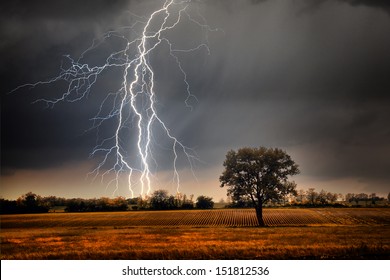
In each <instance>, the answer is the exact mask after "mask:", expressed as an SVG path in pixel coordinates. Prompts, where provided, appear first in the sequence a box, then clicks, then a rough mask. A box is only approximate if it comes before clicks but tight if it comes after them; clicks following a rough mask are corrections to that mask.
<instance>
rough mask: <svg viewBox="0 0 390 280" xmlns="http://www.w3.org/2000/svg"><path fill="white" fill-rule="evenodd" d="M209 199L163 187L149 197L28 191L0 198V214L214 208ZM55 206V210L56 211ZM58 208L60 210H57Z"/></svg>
mask: <svg viewBox="0 0 390 280" xmlns="http://www.w3.org/2000/svg"><path fill="white" fill-rule="evenodd" d="M213 206H214V202H213V201H212V198H210V197H207V196H199V197H198V198H197V200H196V202H195V203H194V201H193V195H191V196H190V197H189V198H188V197H187V196H186V195H182V194H177V195H176V196H173V195H168V192H167V191H165V190H157V191H155V192H154V193H153V194H152V195H151V196H149V197H144V198H141V197H138V198H128V199H126V198H124V197H115V198H108V197H101V198H92V199H83V198H71V199H67V198H62V197H56V196H48V197H42V196H40V195H36V194H35V193H32V192H29V193H27V194H25V195H22V196H21V197H19V198H18V199H17V200H7V199H0V213H1V214H13V213H15V214H16V213H19V214H21V213H47V212H49V211H53V212H55V211H58V209H62V211H65V212H104V211H127V210H148V209H150V210H170V209H192V208H195V207H196V208H198V209H207V208H213ZM56 209H57V210H56ZM60 211H61V210H60Z"/></svg>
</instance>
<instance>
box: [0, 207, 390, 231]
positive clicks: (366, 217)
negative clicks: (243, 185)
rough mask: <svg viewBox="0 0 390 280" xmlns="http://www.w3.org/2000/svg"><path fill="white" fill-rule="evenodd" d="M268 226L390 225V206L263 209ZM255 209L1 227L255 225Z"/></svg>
mask: <svg viewBox="0 0 390 280" xmlns="http://www.w3.org/2000/svg"><path fill="white" fill-rule="evenodd" d="M263 217H264V221H265V223H266V224H267V225H269V226H302V225H324V224H336V225H376V224H387V225H388V224H390V209H264V211H263ZM257 224H258V223H257V219H256V213H255V211H254V209H214V210H182V211H139V212H138V211H134V212H114V213H109V212H104V213H50V214H30V215H3V216H2V217H1V227H2V228H37V227H38V228H39V227H41V228H47V227H102V226H111V227H128V226H256V225H257Z"/></svg>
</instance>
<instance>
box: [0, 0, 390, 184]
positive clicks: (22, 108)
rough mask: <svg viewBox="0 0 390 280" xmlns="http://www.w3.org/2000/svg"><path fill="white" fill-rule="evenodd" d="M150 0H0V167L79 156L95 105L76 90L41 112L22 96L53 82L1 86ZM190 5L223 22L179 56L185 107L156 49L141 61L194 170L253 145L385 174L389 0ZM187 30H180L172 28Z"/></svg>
mask: <svg viewBox="0 0 390 280" xmlns="http://www.w3.org/2000/svg"><path fill="white" fill-rule="evenodd" d="M3 2H4V1H3ZM152 2H153V1H152ZM152 2H150V1H146V2H145V1H115V2H113V1H87V2H84V1H83V2H79V1H77V2H76V1H54V2H52V1H47V2H46V1H40V2H39V4H37V2H36V1H35V2H33V1H30V2H27V1H26V3H25V4H24V3H23V4H22V2H9V3H8V4H4V3H3V4H1V5H2V6H3V7H4V9H3V8H1V9H0V10H1V12H0V13H2V14H1V18H2V19H1V23H2V26H1V29H0V30H1V35H2V38H6V39H7V40H5V41H2V42H1V43H0V50H1V53H2V55H1V56H2V57H1V59H2V61H4V62H5V63H2V65H1V66H0V67H1V68H0V69H1V76H2V77H4V80H5V81H7V82H6V83H3V84H2V85H1V94H2V170H5V169H4V168H6V170H7V172H10V170H12V168H33V167H35V168H44V167H48V166H52V165H53V164H57V165H58V164H61V163H62V162H68V161H72V160H82V159H85V158H86V157H87V155H88V153H89V152H90V151H91V148H92V146H93V145H94V144H95V136H96V134H95V133H93V132H89V133H87V134H84V131H85V130H86V129H88V127H89V126H90V125H91V123H90V122H89V121H88V119H89V118H91V117H93V116H94V114H95V113H96V106H86V104H87V102H86V101H85V102H84V103H79V104H70V105H69V104H61V105H59V106H58V107H55V108H53V109H50V110H43V108H42V107H43V106H41V105H40V104H34V105H31V104H30V103H31V102H32V101H33V100H34V99H36V98H37V97H40V96H41V95H45V96H49V95H50V94H54V93H55V92H58V91H59V90H60V89H61V88H56V87H54V88H53V87H43V88H37V89H35V90H30V91H26V90H24V91H23V92H18V93H16V94H13V95H7V96H4V95H3V93H4V92H7V91H9V90H11V89H13V88H14V87H16V86H17V85H19V84H22V83H25V82H31V81H36V80H42V79H45V78H47V77H52V76H53V73H54V74H56V73H58V68H59V66H60V63H61V60H63V57H62V55H63V54H68V53H71V54H73V55H76V56H77V55H80V53H81V52H82V51H83V50H84V49H85V48H87V47H88V46H90V44H91V42H92V40H93V38H96V37H98V35H99V34H101V33H103V32H106V31H107V30H111V29H113V28H115V27H118V26H121V25H122V24H123V22H124V21H123V18H124V17H122V16H121V15H123V13H122V11H125V10H130V11H132V10H133V9H136V11H137V13H138V14H140V15H142V14H148V13H149V12H150V9H147V8H150V7H149V6H148V3H149V4H150V3H152ZM43 3H45V4H43ZM54 3H59V4H58V5H59V6H56V5H57V4H54ZM79 3H82V4H80V6H79V7H78V9H74V7H76V6H77V5H79ZM85 3H86V4H85ZM158 3H160V2H158ZM313 3H314V4H313ZM5 5H9V7H5ZM54 7H60V8H59V9H56V8H54ZM200 7H201V8H200V11H201V13H202V14H204V16H205V18H206V19H207V21H208V23H209V24H210V25H211V26H212V27H218V28H220V29H221V30H223V32H211V33H209V34H208V38H209V45H210V49H211V55H210V56H207V55H206V54H205V53H206V52H204V51H203V52H202V51H200V52H198V53H195V54H189V55H183V56H181V58H182V66H183V68H184V69H185V70H186V71H187V74H188V79H189V82H190V84H191V89H192V91H193V93H194V94H195V95H196V96H197V97H198V100H199V101H198V102H193V105H194V110H193V111H189V110H188V109H187V108H185V106H184V103H183V101H184V100H183V93H182V92H177V91H179V90H180V86H179V85H180V84H181V82H180V79H181V78H182V77H180V75H179V76H177V75H175V76H174V75H173V74H172V73H175V71H177V68H175V67H174V66H166V65H165V62H167V59H166V54H164V51H162V52H161V54H162V58H161V57H158V58H153V59H155V61H156V63H157V65H156V66H155V70H156V73H158V75H156V77H157V79H158V83H157V84H158V86H159V88H160V89H163V90H164V92H167V95H165V96H159V97H158V98H159V107H158V108H159V110H161V113H162V114H163V116H164V120H166V121H167V122H168V124H169V127H170V128H171V129H172V133H174V134H175V135H177V136H178V138H179V139H180V140H182V141H183V143H184V144H186V145H188V146H190V147H194V148H196V150H197V152H198V154H199V157H200V158H201V160H202V161H204V162H206V165H205V167H210V166H221V164H222V161H223V158H224V156H225V154H226V152H227V150H229V149H231V148H238V147H241V146H259V145H265V146H278V147H283V148H285V149H287V150H291V151H299V159H301V160H302V162H298V163H299V164H301V165H302V166H301V168H302V173H303V174H305V175H308V176H313V177H318V178H319V177H321V178H325V179H334V178H342V177H355V178H359V179H362V180H363V179H364V180H372V179H380V180H385V182H387V183H388V182H389V181H390V174H389V172H388V169H389V166H390V151H389V144H388V143H390V129H389V127H390V125H389V122H390V108H389V104H390V97H389V94H388V93H389V92H390V80H389V79H388V69H390V54H389V51H388V50H389V49H390V36H388V34H390V17H389V15H388V13H384V12H383V11H386V12H388V11H389V3H388V1H357V0H356V1H352V0H350V1H349V0H326V1H325V0H324V1H320V0H318V1H305V0H302V1H277V0H267V1H255V0H243V1H233V0H231V1H225V0H223V1H222V0H220V1H214V0H209V1H203V2H201V4H200ZM302 11H305V12H302ZM186 36H187V37H186ZM188 36H189V34H188V32H186V31H185V29H182V30H180V31H179V32H178V33H176V34H173V35H172V38H178V39H180V38H182V39H183V38H188ZM107 75H108V76H106V77H104V78H102V81H101V83H100V84H99V86H98V87H96V93H97V94H96V96H97V97H96V98H97V99H96V100H95V99H93V97H92V104H93V105H96V104H98V101H99V98H98V96H99V94H101V93H102V92H109V90H110V89H111V88H110V85H108V83H112V84H114V82H115V76H114V74H111V76H110V75H109V74H107ZM173 76H174V77H173ZM167 78H169V81H167ZM61 86H63V85H59V87H61ZM172 89H175V90H172ZM21 96H23V98H22V97H21ZM94 96H95V95H94ZM184 96H185V95H184ZM21 100H22V101H21ZM20 102H22V103H20ZM3 104H5V105H3ZM70 108H72V109H70ZM48 131H50V133H48ZM156 136H158V134H157V135H156ZM160 144H163V143H160ZM42 154H46V155H48V156H42V157H41V156H40V155H42ZM157 157H161V158H164V155H163V154H161V155H157ZM167 159H169V158H167ZM166 164H167V165H168V162H166ZM167 168H168V167H167Z"/></svg>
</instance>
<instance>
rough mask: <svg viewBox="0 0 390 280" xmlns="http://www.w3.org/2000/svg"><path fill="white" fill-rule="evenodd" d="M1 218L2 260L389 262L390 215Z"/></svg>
mask: <svg viewBox="0 0 390 280" xmlns="http://www.w3.org/2000/svg"><path fill="white" fill-rule="evenodd" d="M264 220H265V223H266V224H267V227H264V228H260V227H257V221H256V215H255V211H254V210H253V209H214V210H179V211H130V212H114V213H112V212H110V213H107V212H104V213H102V212H100V213H49V214H25V215H2V216H1V259H83V260H85V259H389V258H390V209H388V208H367V209H344V208H341V209H334V208H318V209H265V210H264Z"/></svg>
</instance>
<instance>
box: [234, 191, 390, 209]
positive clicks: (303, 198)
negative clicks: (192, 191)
mask: <svg viewBox="0 0 390 280" xmlns="http://www.w3.org/2000/svg"><path fill="white" fill-rule="evenodd" d="M389 201H390V193H389V195H388V197H387V201H386V199H385V198H384V197H379V196H377V195H376V193H371V194H365V193H359V194H354V193H348V194H346V195H343V194H341V193H332V192H329V191H326V190H323V189H322V190H321V191H319V192H317V191H316V190H315V188H309V189H308V190H303V189H300V190H298V191H297V192H296V193H295V194H289V195H286V196H285V197H284V198H283V199H274V200H271V201H270V202H269V203H267V204H266V205H265V206H266V207H274V206H299V207H350V206H358V207H359V206H378V205H379V204H380V205H386V202H387V204H388V202H389ZM227 207H232V208H245V207H253V204H252V201H251V200H250V199H245V198H243V197H242V196H240V197H232V198H231V201H230V203H229V204H228V205H227Z"/></svg>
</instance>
